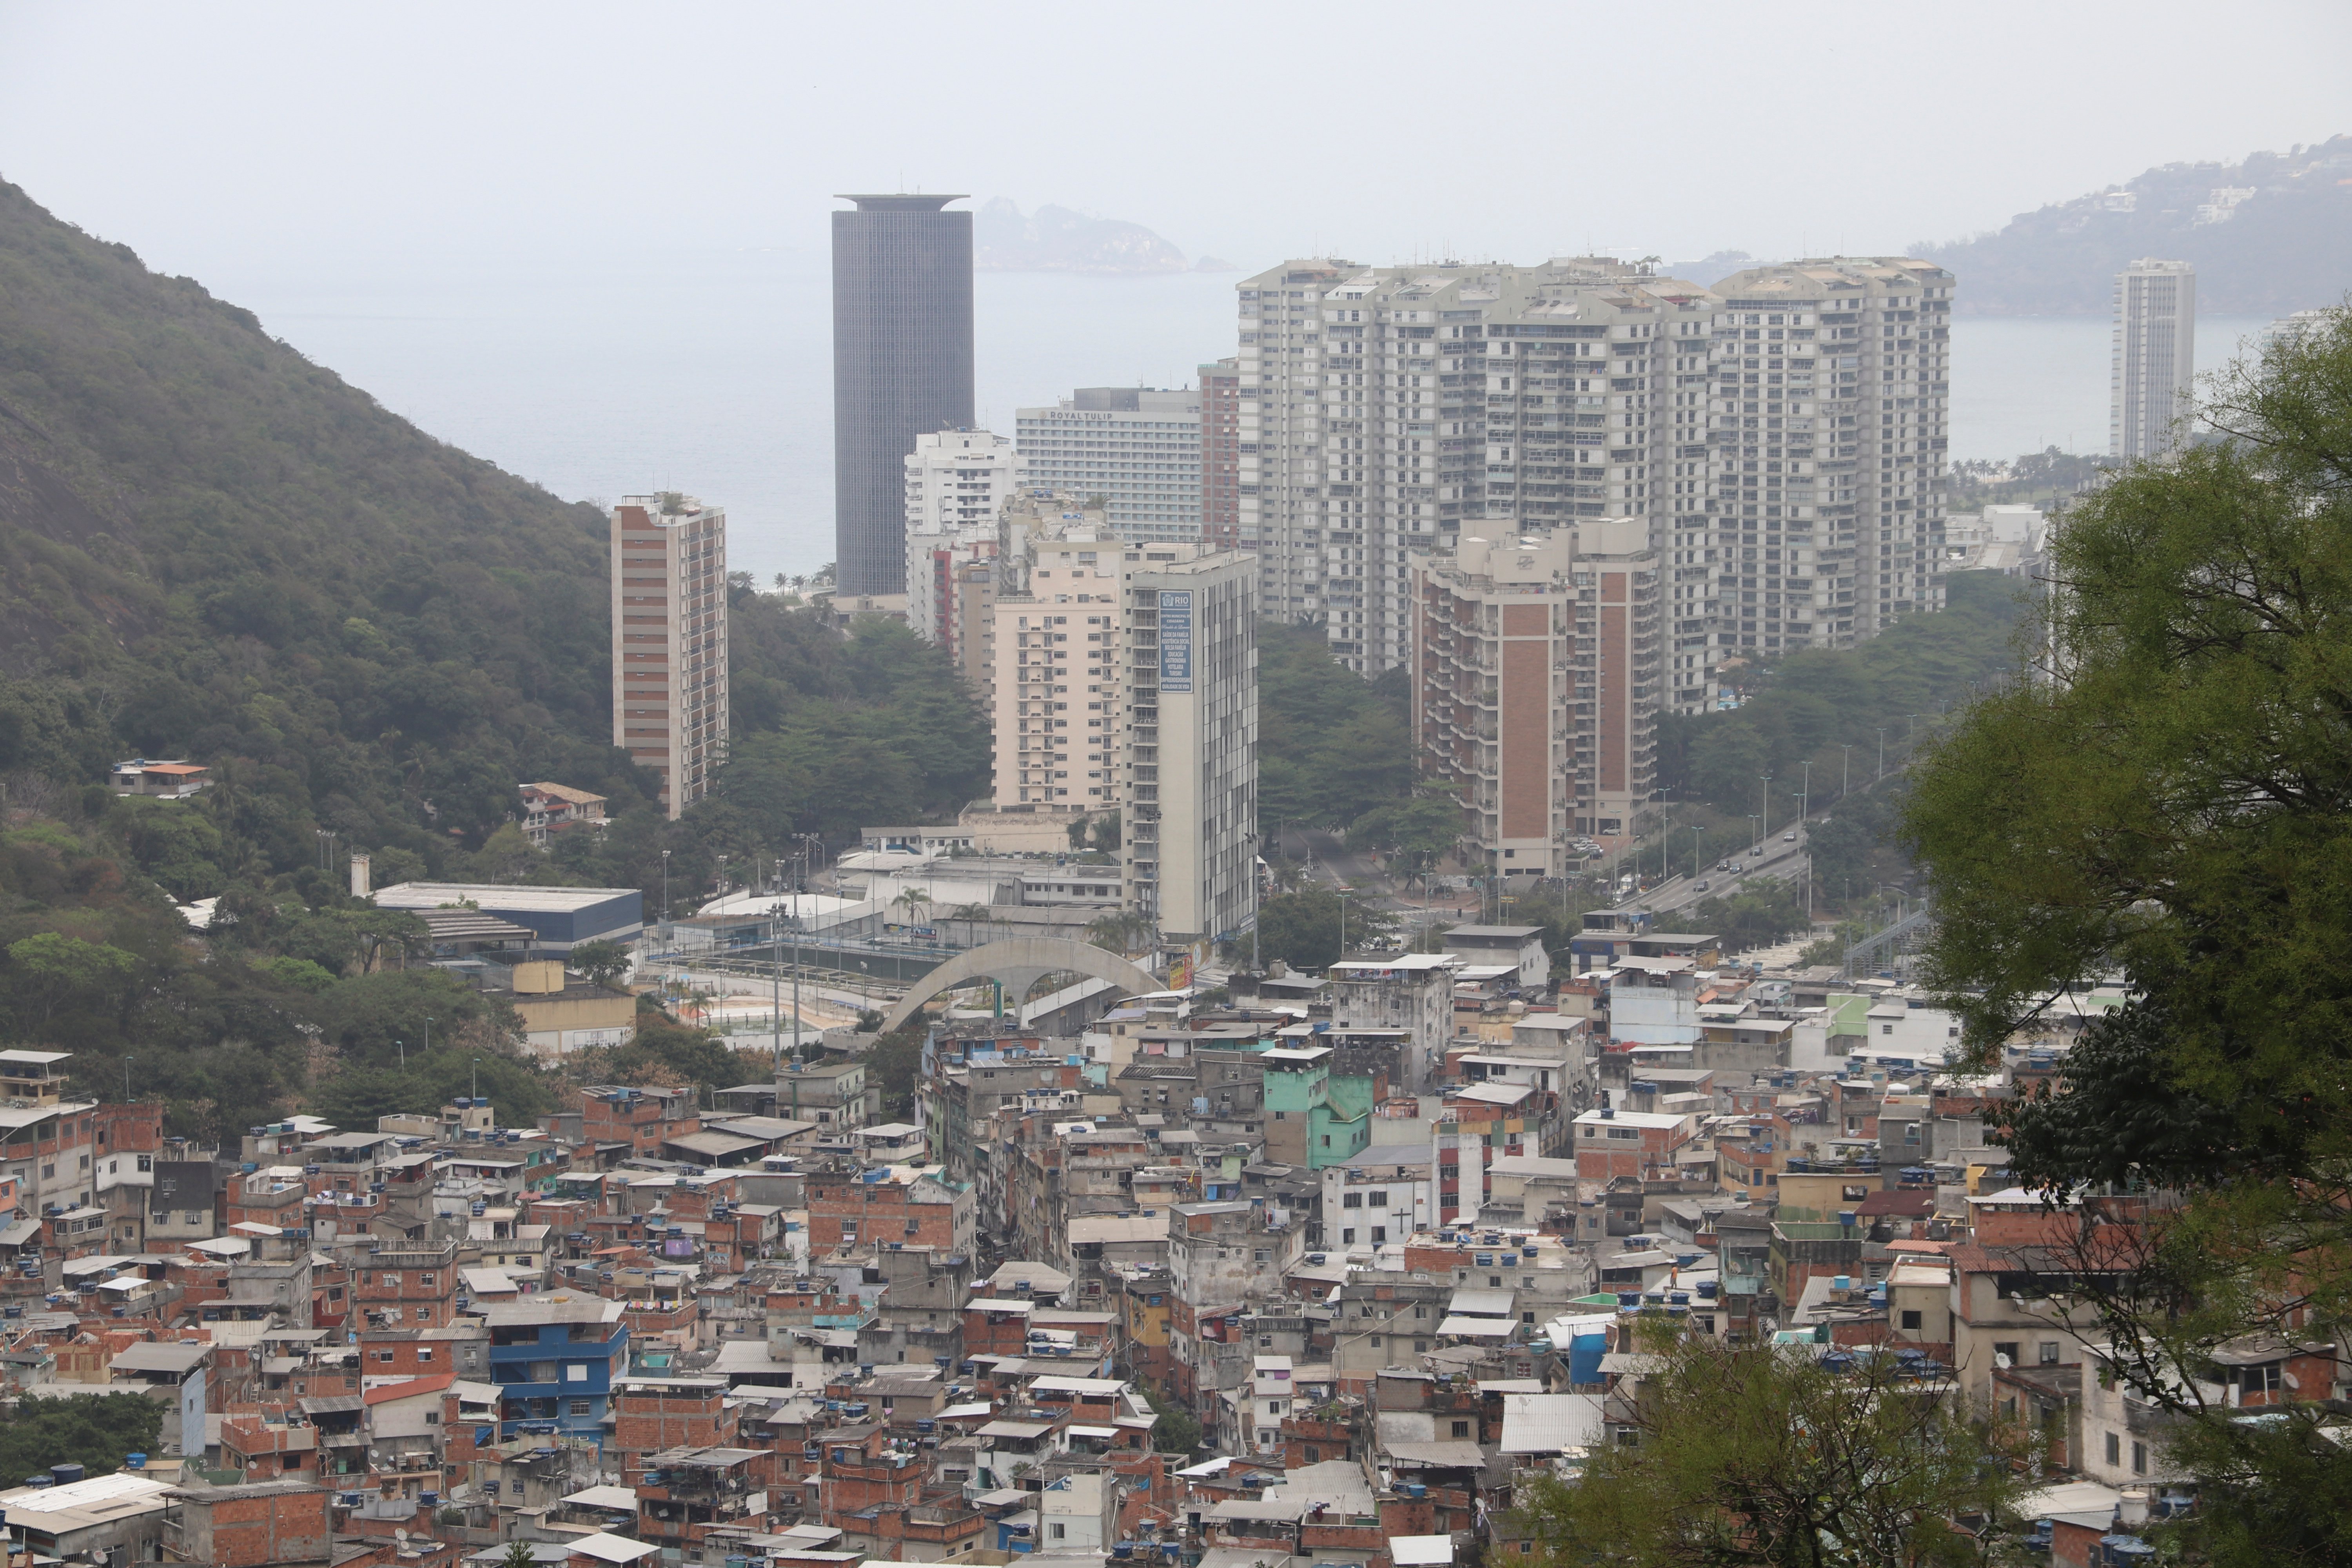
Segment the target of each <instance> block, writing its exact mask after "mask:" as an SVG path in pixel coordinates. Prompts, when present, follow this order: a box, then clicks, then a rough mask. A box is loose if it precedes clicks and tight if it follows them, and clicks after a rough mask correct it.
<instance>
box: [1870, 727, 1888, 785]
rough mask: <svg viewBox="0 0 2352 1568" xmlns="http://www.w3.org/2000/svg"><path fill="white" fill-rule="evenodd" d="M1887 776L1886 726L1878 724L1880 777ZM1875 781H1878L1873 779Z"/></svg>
mask: <svg viewBox="0 0 2352 1568" xmlns="http://www.w3.org/2000/svg"><path fill="white" fill-rule="evenodd" d="M1885 776H1886V726H1885V725H1884V724H1881V725H1879V726H1878V777H1879V778H1881V779H1883V778H1885ZM1872 782H1874V783H1875V782H1876V781H1875V780H1874V781H1872Z"/></svg>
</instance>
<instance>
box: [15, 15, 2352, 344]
mask: <svg viewBox="0 0 2352 1568" xmlns="http://www.w3.org/2000/svg"><path fill="white" fill-rule="evenodd" d="M1768 19H1769V26H1768V25H1766V22H1767V20H1768ZM2347 59H2352V5H2347V4H2345V3H2344V0H2235V3H2233V4H2230V5H2215V4H2212V3H2211V0H2200V3H2199V4H2194V5H2191V4H2183V3H2180V0H2129V3H2102V4H2074V5H2068V4H2063V3H2053V0H2034V3H2031V4H2007V3H2000V4H1985V3H1979V0H1960V3H1958V4H1954V5H1940V6H1932V7H1906V8H1895V7H1881V6H1868V5H1820V4H1814V5H1784V6H1768V5H1756V4H1753V3H1752V0H1750V3H1743V4H1740V5H1711V4H1706V3H1686V4H1683V5H1672V6H1657V7H1641V6H1629V5H1623V4H1609V5H1584V4H1578V3H1575V0H1549V3H1546V4H1496V5H1484V6H1475V5H1425V4H1424V5H1395V4H1381V3H1378V0H1354V3H1352V4H1348V5H1285V4H1279V3H1276V4H1272V5H1268V4H1262V3H1261V4H1243V5H1228V4H1201V3H1194V4H1187V5H1151V6H1143V5H1104V4H1100V3H1099V0H1097V3H1095V4H1088V5H1034V4H1017V3H1016V4H1009V5H996V6H977V5H905V4H900V5H877V4H873V3H871V0H868V3H867V4H864V5H720V4H708V5H660V6H656V5H597V4H583V3H581V0H567V3H566V4H563V5H524V4H509V3H497V4H483V3H481V0H469V3H467V4H463V5H441V4H432V3H421V0H401V3H399V4H379V5H370V6H362V5H316V4H303V5H250V4H247V5H239V4H210V5H108V4H102V3H93V0H70V3H57V4H47V3H39V0H0V176H5V178H7V179H10V180H13V181H16V183H18V184H22V185H24V186H25V187H26V189H27V190H28V191H29V192H30V193H31V194H32V195H33V196H34V197H35V198H36V199H37V200H38V201H40V202H42V203H44V204H45V205H47V206H49V207H50V208H51V209H52V210H54V211H56V212H57V213H58V214H59V215H60V216H65V217H67V218H69V219H71V220H73V221H75V222H77V223H79V224H80V225H82V226H84V227H85V228H88V229H89V230H90V231H92V232H93V233H96V234H99V235H102V236H104V237H108V238H110V239H119V240H121V241H124V242H127V243H128V244H130V245H131V246H132V247H134V248H136V249H137V250H138V251H140V252H141V253H142V256H144V257H145V258H147V259H148V260H149V261H150V263H151V264H152V265H155V266H158V267H160V268H166V269H169V270H172V271H175V272H176V271H184V272H189V273H193V274H195V275H198V276H200V277H202V278H204V279H205V280H206V281H208V282H211V283H213V284H214V285H215V288H216V289H219V291H221V292H224V293H227V294H230V295H231V296H232V297H234V294H235V292H236V281H237V279H240V278H243V279H261V278H266V277H279V276H282V275H283V274H285V273H287V272H298V273H299V272H300V271H302V270H304V269H308V268H317V267H322V266H324V267H333V268H341V269H346V270H351V271H360V270H365V271H370V272H373V271H374V270H375V269H376V268H395V269H402V270H404V269H408V268H419V267H428V268H442V267H449V268H467V267H471V266H475V265H478V264H482V263H485V262H490V261H505V260H524V261H528V262H530V263H534V264H535V263H541V262H545V261H548V260H551V259H562V258H573V259H576V260H577V261H578V262H579V263H580V264H582V265H583V266H594V265H596V264H597V263H598V261H599V260H600V259H613V258H621V257H625V256H627V255H628V254H629V253H632V252H635V253H638V254H640V255H642V254H644V253H646V252H648V251H653V250H659V249H671V248H686V249H697V248H701V249H710V248H719V249H740V248H742V247H789V248H792V249H807V250H810V251H812V252H814V251H815V250H816V248H817V247H820V246H821V245H822V244H823V235H824V230H823V227H822V226H823V224H824V214H825V212H827V211H828V210H830V209H831V208H832V207H833V206H834V205H835V204H834V203H833V202H831V201H830V200H828V199H827V198H828V195H829V194H830V193H832V192H835V191H852V190H888V189H895V188H899V187H900V186H901V185H902V184H903V185H905V186H907V187H913V188H922V189H928V190H935V191H936V190H955V191H966V192H971V193H973V194H975V195H980V196H983V197H985V196H991V195H1010V196H1012V197H1013V198H1014V199H1015V200H1017V201H1019V202H1021V203H1022V204H1023V205H1024V207H1025V206H1030V205H1035V204H1037V203H1041V202H1058V203H1061V204H1063V205H1069V206H1075V207H1078V208H1081V209H1084V210H1087V211H1091V212H1096V213H1098V214H1101V215H1103V216H1118V217H1125V218H1131V219H1133V220H1135V221H1137V222H1139V223H1143V224H1147V225H1149V226H1151V227H1153V228H1155V229H1157V230H1159V231H1160V233H1161V234H1163V235H1165V236H1166V237H1168V238H1170V239H1171V240H1172V241H1174V242H1175V243H1176V244H1177V245H1179V246H1180V247H1183V248H1184V249H1185V250H1186V251H1188V252H1190V253H1192V254H1194V255H1199V254H1202V253H1203V252H1207V253H1213V254H1215V255H1218V256H1222V257H1224V258H1228V259H1231V260H1233V261H1235V262H1239V263H1241V264H1243V265H1244V266H1248V267H1255V266H1259V265H1263V264H1265V263H1266V262H1267V261H1270V260H1272V259H1276V258H1280V257H1282V256H1285V255H1298V254H1306V253H1315V252H1319V251H1324V250H1331V251H1336V252H1338V253H1339V254H1344V255H1349V256H1352V257H1354V258H1358V259H1362V260H1370V261H1387V260H1391V259H1395V258H1406V257H1409V256H1412V255H1423V256H1427V255H1434V254H1438V253H1441V252H1443V253H1450V254H1456V255H1464V256H1470V257H1482V258H1483V257H1507V258H1520V259H1533V258H1539V257H1541V256H1544V255H1547V254H1555V253H1559V252H1564V251H1570V250H1584V249H1587V248H1596V249H1602V250H1611V251H1615V252H1617V253H1619V254H1623V255H1628V256H1633V255H1641V254H1645V253H1650V252H1656V253H1660V254H1663V255H1664V256H1667V257H1669V258H1683V257H1695V256H1698V255H1702V254H1704V253H1706V252H1707V251H1710V250H1713V249H1717V248H1719V247H1730V248H1738V249H1743V250H1748V251H1750V252H1753V253H1756V254H1758V255H1759V256H1779V255H1787V254H1793V253H1796V252H1798V251H1800V250H1801V249H1810V250H1813V251H1823V250H1830V249H1840V248H1842V249H1844V250H1846V251H1849V252H1854V253H1862V252H1869V251H1879V250H1889V249H1899V248H1902V247H1906V246H1907V245H1909V244H1910V243H1911V242H1913V241H1916V240H1919V239H1922V238H1948V237H1958V236H1959V235H1962V234H1965V233H1967V232H1969V231H1971V230H1975V229H1979V228H1983V227H1988V226H1997V225H1999V224H2000V223H2001V222H2003V221H2004V220H2005V219H2007V218H2008V217H2009V216H2010V215H2011V214H2012V213H2015V212H2019V211H2021V210H2024V209H2026V208H2029V207H2032V206H2034V205H2039V204H2041V203H2042V202H2045V201H2050V200H2055V199H2062V198H2063V197H2066V196H2070V195H2076V194H2078V193H2080V192H2083V191H2085V190H2089V189H2093V188H2095V187H2097V186H2099V185H2101V184H2105V183H2107V182H2109V181H2113V180H2117V179H2122V178H2126V177H2128V176H2129V175H2131V174H2136V173H2137V172H2138V171H2139V170H2141V169H2142V168H2145V167H2147V165H2149V164H2151V163H2164V162H2168V161H2170V160H2174V159H2187V160H2204V159H2213V158H2221V157H2229V158H2235V157H2238V156H2242V155H2243V154H2244V153H2248V152H2250V151H2252V150H2255V149H2257V148H2284V147H2286V146H2288V145H2290V144H2291V143H2294V142H2311V141H2316V140H2319V139H2323V138H2325V137H2326V136H2329V135H2331V134H2334V133H2336V132H2344V131H2347V130H2352V70H2347V68H2346V63H2345V62H2346V61H2347Z"/></svg>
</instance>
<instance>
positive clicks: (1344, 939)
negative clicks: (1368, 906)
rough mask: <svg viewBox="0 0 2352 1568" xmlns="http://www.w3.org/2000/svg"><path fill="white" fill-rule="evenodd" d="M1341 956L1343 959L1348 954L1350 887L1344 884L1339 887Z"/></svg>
mask: <svg viewBox="0 0 2352 1568" xmlns="http://www.w3.org/2000/svg"><path fill="white" fill-rule="evenodd" d="M1347 956H1348V889H1347V888H1346V887H1345V886H1344V885H1343V886H1341V887H1340V888H1339V957H1340V958H1341V959H1345V958H1346V957H1347Z"/></svg>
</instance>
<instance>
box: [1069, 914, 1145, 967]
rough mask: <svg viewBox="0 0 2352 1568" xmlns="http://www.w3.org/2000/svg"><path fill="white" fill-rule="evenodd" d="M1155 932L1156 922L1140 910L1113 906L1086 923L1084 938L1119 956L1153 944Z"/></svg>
mask: <svg viewBox="0 0 2352 1568" xmlns="http://www.w3.org/2000/svg"><path fill="white" fill-rule="evenodd" d="M1159 932H1160V922H1159V921H1155V920H1153V919H1152V918H1151V917H1150V915H1147V914H1145V913H1144V912H1143V911H1142V910H1114V911H1113V912H1111V913H1108V914H1103V915H1097V916H1096V917H1095V918H1094V919H1093V920H1092V921H1088V922H1087V941H1089V942H1093V943H1094V944H1095V945H1096V946H1097V947H1100V948H1107V949H1108V950H1109V951H1111V952H1116V953H1118V954H1119V955H1120V956H1121V957H1125V956H1127V955H1128V954H1129V953H1132V952H1135V951H1136V950H1137V949H1139V948H1148V947H1150V946H1151V945H1153V942H1154V940H1155V939H1156V938H1157V937H1158V935H1159Z"/></svg>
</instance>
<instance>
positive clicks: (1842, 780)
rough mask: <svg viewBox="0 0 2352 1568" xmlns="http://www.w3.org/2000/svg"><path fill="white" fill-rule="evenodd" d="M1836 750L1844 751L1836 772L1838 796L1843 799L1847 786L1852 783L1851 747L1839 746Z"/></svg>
mask: <svg viewBox="0 0 2352 1568" xmlns="http://www.w3.org/2000/svg"><path fill="white" fill-rule="evenodd" d="M1838 750H1839V751H1841V752H1844V753H1845V756H1844V759H1843V763H1842V765H1841V766H1840V769H1839V772H1838V798H1839V799H1841V800H1843V799H1844V798H1845V792H1846V789H1847V787H1848V786H1849V785H1851V784H1853V747H1852V746H1840V747H1839V748H1838Z"/></svg>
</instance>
